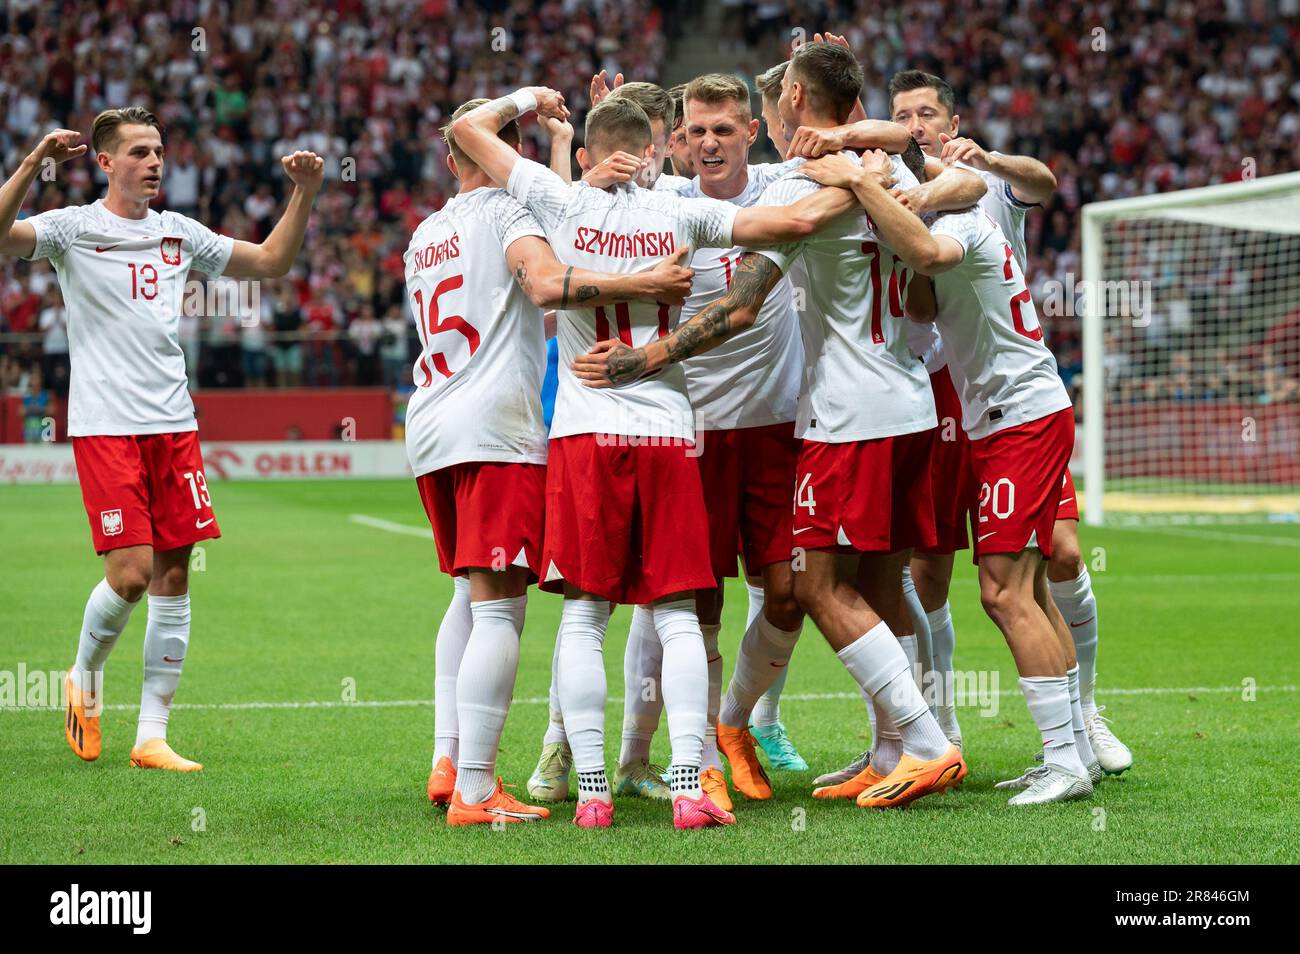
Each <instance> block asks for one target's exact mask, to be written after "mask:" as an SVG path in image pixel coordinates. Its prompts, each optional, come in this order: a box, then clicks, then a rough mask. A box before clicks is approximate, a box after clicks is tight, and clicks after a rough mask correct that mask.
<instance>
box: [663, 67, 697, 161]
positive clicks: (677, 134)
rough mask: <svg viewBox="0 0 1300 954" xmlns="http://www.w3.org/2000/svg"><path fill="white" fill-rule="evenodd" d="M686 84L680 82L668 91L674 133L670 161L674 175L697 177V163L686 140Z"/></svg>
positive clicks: (669, 145)
mask: <svg viewBox="0 0 1300 954" xmlns="http://www.w3.org/2000/svg"><path fill="white" fill-rule="evenodd" d="M685 92H686V84H685V83H678V84H677V85H676V86H674V87H673V88H672V89H670V90H669V91H668V95H669V96H671V97H672V100H673V110H674V112H673V133H672V136H671V137H670V138H669V140H668V163H669V165H671V166H672V169H673V175H675V176H678V177H680V178H683V179H693V178H695V164H694V162H693V161H692V159H691V147H690V144H689V143H688V142H687V141H686V127H685V125H684V123H685V122H686V101H685V100H684V99H683V94H684V93H685Z"/></svg>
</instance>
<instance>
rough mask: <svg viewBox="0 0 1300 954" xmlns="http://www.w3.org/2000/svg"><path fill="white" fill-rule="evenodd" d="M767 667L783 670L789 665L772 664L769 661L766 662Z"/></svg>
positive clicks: (786, 663) (784, 663)
mask: <svg viewBox="0 0 1300 954" xmlns="http://www.w3.org/2000/svg"><path fill="white" fill-rule="evenodd" d="M768 665H769V666H771V667H772V668H773V669H784V668H785V667H786V666H788V665H790V664H789V663H788V662H783V663H774V662H770V661H769V662H768Z"/></svg>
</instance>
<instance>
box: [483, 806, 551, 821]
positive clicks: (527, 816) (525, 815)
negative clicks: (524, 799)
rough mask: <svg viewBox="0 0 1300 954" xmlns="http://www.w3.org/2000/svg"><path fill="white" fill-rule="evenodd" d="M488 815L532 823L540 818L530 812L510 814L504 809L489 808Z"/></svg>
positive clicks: (510, 812)
mask: <svg viewBox="0 0 1300 954" xmlns="http://www.w3.org/2000/svg"><path fill="white" fill-rule="evenodd" d="M487 813H488V814H489V815H504V816H505V817H506V818H522V819H523V820H524V821H532V820H533V819H535V818H541V817H542V816H541V815H535V814H533V813H532V812H512V811H508V810H506V809H504V808H489V809H488V810H487Z"/></svg>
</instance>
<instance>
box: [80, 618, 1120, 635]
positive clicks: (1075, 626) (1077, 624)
mask: <svg viewBox="0 0 1300 954" xmlns="http://www.w3.org/2000/svg"><path fill="white" fill-rule="evenodd" d="M1096 618H1097V617H1095V616H1089V617H1088V618H1087V619H1085V620H1084V621H1083V622H1082V623H1071V624H1070V628H1071V629H1078V628H1079V627H1080V626H1087V625H1088V624H1089V623H1091V622H1092V621H1093V620H1094V619H1096ZM92 635H93V634H92Z"/></svg>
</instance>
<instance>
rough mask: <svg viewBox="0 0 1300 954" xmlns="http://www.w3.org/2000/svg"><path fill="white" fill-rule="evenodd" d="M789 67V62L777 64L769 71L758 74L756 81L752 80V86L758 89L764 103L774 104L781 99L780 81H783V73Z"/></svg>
mask: <svg viewBox="0 0 1300 954" xmlns="http://www.w3.org/2000/svg"><path fill="white" fill-rule="evenodd" d="M789 66H790V61H789V60H786V61H785V62H784V63H778V64H776V66H773V67H772V68H771V69H768V70H764V71H763V72H762V73H759V74H758V79H756V80H754V85H755V86H757V87H758V91H759V93H761V94H762V96H763V102H764V103H767V104H770V103H775V102H776V101H777V100H778V99H780V98H781V81H782V80H783V79H785V71H786V69H787V68H788V67H789Z"/></svg>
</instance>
